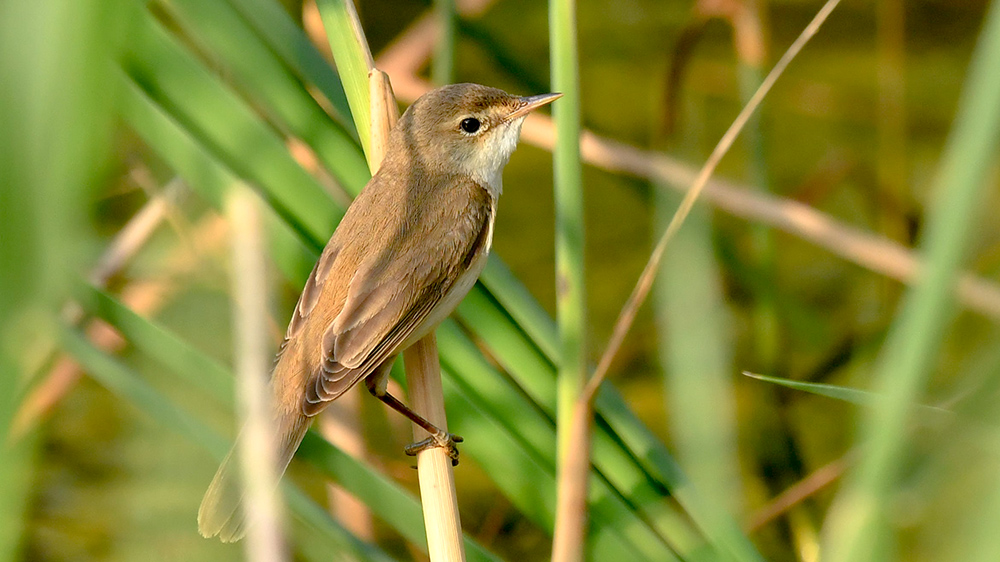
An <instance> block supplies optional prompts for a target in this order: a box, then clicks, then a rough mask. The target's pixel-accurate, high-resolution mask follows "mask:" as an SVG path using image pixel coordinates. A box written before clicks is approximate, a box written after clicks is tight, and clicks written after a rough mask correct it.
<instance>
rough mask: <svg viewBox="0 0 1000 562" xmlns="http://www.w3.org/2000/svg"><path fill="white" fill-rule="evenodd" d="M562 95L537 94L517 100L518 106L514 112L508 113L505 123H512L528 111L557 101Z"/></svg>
mask: <svg viewBox="0 0 1000 562" xmlns="http://www.w3.org/2000/svg"><path fill="white" fill-rule="evenodd" d="M561 97H562V94H560V93H554V94H538V95H537V96H527V97H523V98H518V101H519V103H518V106H517V108H516V109H514V111H511V112H510V115H508V116H507V118H506V119H505V121H512V120H514V119H517V118H518V117H523V116H525V115H527V114H528V112H529V111H531V110H532V109H535V108H537V107H541V106H543V105H545V104H547V103H552V102H554V101H556V100H557V99H559V98H561Z"/></svg>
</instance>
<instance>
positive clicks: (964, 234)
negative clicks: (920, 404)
mask: <svg viewBox="0 0 1000 562" xmlns="http://www.w3.org/2000/svg"><path fill="white" fill-rule="evenodd" d="M997 68H1000V4H997V3H996V2H994V3H993V4H992V5H991V7H990V9H989V12H988V15H987V17H986V23H985V25H984V27H983V30H982V32H981V33H980V36H979V42H978V44H977V47H976V50H975V53H974V54H973V58H972V63H971V66H970V69H969V72H968V73H967V78H966V83H965V87H964V91H963V95H962V99H961V101H960V103H959V108H958V113H957V116H956V118H955V124H954V126H953V128H952V131H951V134H950V135H949V139H948V143H947V145H946V147H945V151H944V154H943V156H942V159H941V163H940V165H939V169H938V172H937V177H936V181H935V183H934V189H935V196H936V198H935V199H934V202H933V203H932V204H930V205H929V206H928V207H927V208H928V213H927V226H926V229H925V231H924V236H923V239H922V241H921V244H920V246H921V251H922V254H923V255H924V257H925V260H926V261H925V263H924V266H923V270H922V273H921V278H920V280H919V281H918V282H917V284H915V285H913V286H912V287H911V288H910V290H908V291H907V293H906V296H905V298H904V301H903V304H902V308H901V312H900V313H899V315H898V316H897V318H896V320H895V322H894V323H893V326H892V329H891V331H890V333H889V336H888V339H887V341H886V344H885V348H884V350H883V352H882V356H881V359H880V364H879V366H878V374H877V379H876V381H875V384H874V386H873V390H874V391H875V393H876V395H878V396H879V400H878V405H877V406H876V407H875V408H873V409H871V410H867V411H866V415H865V418H864V424H863V426H862V428H861V432H860V442H861V446H862V447H863V450H864V455H863V456H862V458H861V460H860V463H859V465H858V467H857V469H856V470H855V471H854V472H852V473H851V474H850V477H849V478H848V480H847V482H846V484H845V486H844V488H843V490H842V491H841V492H840V494H839V495H838V497H837V500H836V501H835V503H834V505H833V507H832V508H831V511H830V515H829V517H828V520H827V523H826V527H825V532H826V536H825V539H824V541H823V547H824V560H827V561H828V562H847V561H851V562H855V561H864V560H880V559H884V558H885V557H886V553H887V550H886V549H889V550H891V546H892V543H894V542H895V541H894V540H893V538H892V537H893V534H892V530H891V529H890V528H889V526H888V522H887V520H886V517H885V515H886V510H887V508H888V506H887V502H888V501H889V494H890V492H891V490H893V489H894V488H895V486H896V482H897V479H898V471H899V470H900V463H901V462H902V459H903V454H904V452H905V451H906V449H907V435H906V427H907V422H908V419H909V416H908V413H909V410H910V405H911V404H913V403H915V402H917V401H918V399H919V396H920V392H921V388H922V387H923V385H924V384H925V382H926V380H927V377H928V376H929V374H930V372H931V366H932V365H933V364H934V358H935V356H936V355H937V351H938V349H939V347H940V342H941V335H942V334H943V333H944V331H945V328H946V326H947V322H948V320H949V319H950V317H951V315H952V314H953V309H954V303H953V300H954V297H953V285H954V283H955V280H956V278H957V272H958V268H959V267H960V266H961V264H962V261H963V256H964V254H965V250H966V247H967V246H968V243H969V239H970V237H971V235H972V233H973V226H974V225H975V224H976V223H977V221H976V220H974V219H976V218H978V215H979V211H980V209H978V207H977V203H978V202H979V201H980V198H981V194H982V192H983V188H984V187H985V182H986V177H987V174H988V172H989V170H991V169H992V168H993V166H994V164H995V160H996V151H997V144H998V141H1000V73H997V72H996V69H997Z"/></svg>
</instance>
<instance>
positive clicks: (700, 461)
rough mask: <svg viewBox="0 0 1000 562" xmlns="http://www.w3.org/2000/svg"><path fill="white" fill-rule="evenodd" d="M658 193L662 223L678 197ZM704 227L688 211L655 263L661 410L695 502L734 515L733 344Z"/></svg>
mask: <svg viewBox="0 0 1000 562" xmlns="http://www.w3.org/2000/svg"><path fill="white" fill-rule="evenodd" d="M659 193H660V194H661V197H662V198H664V199H666V201H663V202H662V204H660V205H659V206H658V209H659V213H658V214H659V215H660V217H659V223H661V224H663V225H665V224H666V223H667V222H669V221H670V216H671V215H672V214H673V209H675V208H676V206H677V203H678V202H679V201H680V196H678V195H675V194H672V193H667V192H664V191H659ZM711 225H712V223H711V218H710V215H709V213H708V209H707V208H706V207H704V206H697V207H695V209H694V210H693V212H692V213H691V215H689V216H688V219H687V223H686V224H685V225H684V228H682V229H680V230H678V231H677V235H676V237H675V238H674V240H673V247H672V248H671V249H670V251H669V252H667V254H666V255H665V256H664V260H663V262H662V265H661V275H662V282H661V291H660V297H661V314H662V316H661V317H662V318H663V319H664V320H665V321H666V322H667V324H666V330H665V334H664V337H663V340H664V343H665V344H666V348H665V350H666V357H665V363H666V365H665V367H666V371H667V380H666V383H667V385H668V388H667V393H666V394H667V399H668V405H667V411H668V412H669V414H670V422H671V423H670V428H671V434H672V435H673V436H674V442H675V443H676V446H677V453H678V457H679V461H680V463H681V466H682V467H683V468H684V472H685V473H686V474H688V475H690V478H691V482H692V483H693V485H694V487H695V488H696V489H697V490H698V492H699V494H700V496H701V497H702V501H704V502H707V503H710V504H711V505H712V506H713V507H712V509H711V511H712V512H716V511H719V512H727V511H728V512H729V513H739V512H740V508H741V503H742V502H741V499H742V497H743V493H742V486H741V484H740V470H739V467H740V463H739V454H738V452H737V448H736V415H735V412H736V401H735V399H734V396H733V387H732V377H731V375H732V372H733V368H732V342H731V337H730V328H729V324H730V322H729V317H728V310H727V308H726V303H725V296H724V295H723V291H722V286H721V285H722V283H721V281H720V272H719V268H718V264H717V263H716V261H715V254H714V249H713V244H712V227H711Z"/></svg>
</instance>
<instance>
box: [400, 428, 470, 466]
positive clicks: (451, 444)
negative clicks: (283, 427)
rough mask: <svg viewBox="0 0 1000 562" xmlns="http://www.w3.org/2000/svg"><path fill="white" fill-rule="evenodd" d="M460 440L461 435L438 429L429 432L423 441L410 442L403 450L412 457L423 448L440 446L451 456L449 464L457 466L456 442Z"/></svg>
mask: <svg viewBox="0 0 1000 562" xmlns="http://www.w3.org/2000/svg"><path fill="white" fill-rule="evenodd" d="M462 441H463V439H462V437H461V436H458V435H455V434H454V433H448V432H447V431H438V432H436V433H433V434H431V436H430V437H428V438H427V439H424V440H423V441H418V442H416V443H410V444H409V445H407V446H406V447H404V448H403V451H405V452H406V454H407V455H409V456H411V457H413V456H416V455H417V453H419V452H421V451H423V450H425V449H430V448H432V447H441V448H443V449H445V450H446V451H448V456H449V457H451V465H452V466H458V446H457V445H456V444H457V443H461V442H462Z"/></svg>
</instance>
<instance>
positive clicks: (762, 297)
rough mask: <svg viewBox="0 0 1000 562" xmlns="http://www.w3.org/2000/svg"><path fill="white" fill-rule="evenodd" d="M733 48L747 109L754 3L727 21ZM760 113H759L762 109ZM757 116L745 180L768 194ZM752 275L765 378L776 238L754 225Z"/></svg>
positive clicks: (758, 71) (758, 46)
mask: <svg viewBox="0 0 1000 562" xmlns="http://www.w3.org/2000/svg"><path fill="white" fill-rule="evenodd" d="M730 25H731V26H732V29H733V43H734V45H735V48H736V56H737V59H738V60H739V64H738V73H739V86H740V103H742V104H743V105H746V104H747V103H749V101H750V99H751V98H753V95H754V92H756V91H757V88H759V87H760V84H761V82H762V81H763V79H764V74H765V73H764V58H765V46H764V33H763V29H762V27H761V25H762V24H761V20H760V10H759V7H758V6H757V3H756V1H754V0H745V1H744V2H741V3H740V4H739V6H738V7H737V8H736V10H735V13H734V14H733V15H732V17H731V18H730ZM761 111H763V108H761ZM761 115H762V114H761V113H759V112H758V113H755V114H753V115H752V116H750V119H749V120H748V121H747V124H746V127H745V129H744V132H743V139H744V143H745V146H746V147H747V154H748V155H749V158H748V159H747V179H748V180H749V183H750V185H752V186H754V187H756V188H757V189H758V190H760V191H764V192H770V191H771V180H770V177H769V176H770V174H769V173H768V165H767V150H766V148H765V145H764V135H763V131H762V129H761ZM750 235H751V256H750V261H751V262H752V263H753V269H754V271H756V274H757V275H758V276H759V277H760V278H761V282H760V284H759V286H760V287H763V288H764V290H763V291H761V292H759V293H758V294H757V295H755V297H756V298H755V299H754V308H753V334H754V344H755V348H756V353H757V361H758V362H759V363H758V364H759V365H760V366H761V369H763V370H764V371H765V372H769V373H770V372H774V369H775V367H776V362H777V359H778V341H779V335H778V313H777V309H776V305H775V298H774V292H773V287H774V283H773V280H774V272H775V263H774V259H775V250H774V233H773V231H772V230H771V229H770V228H769V227H768V226H767V225H766V224H763V223H758V222H754V223H752V224H751V227H750Z"/></svg>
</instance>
